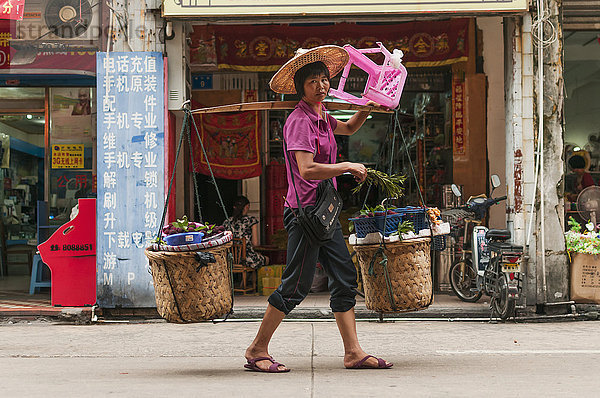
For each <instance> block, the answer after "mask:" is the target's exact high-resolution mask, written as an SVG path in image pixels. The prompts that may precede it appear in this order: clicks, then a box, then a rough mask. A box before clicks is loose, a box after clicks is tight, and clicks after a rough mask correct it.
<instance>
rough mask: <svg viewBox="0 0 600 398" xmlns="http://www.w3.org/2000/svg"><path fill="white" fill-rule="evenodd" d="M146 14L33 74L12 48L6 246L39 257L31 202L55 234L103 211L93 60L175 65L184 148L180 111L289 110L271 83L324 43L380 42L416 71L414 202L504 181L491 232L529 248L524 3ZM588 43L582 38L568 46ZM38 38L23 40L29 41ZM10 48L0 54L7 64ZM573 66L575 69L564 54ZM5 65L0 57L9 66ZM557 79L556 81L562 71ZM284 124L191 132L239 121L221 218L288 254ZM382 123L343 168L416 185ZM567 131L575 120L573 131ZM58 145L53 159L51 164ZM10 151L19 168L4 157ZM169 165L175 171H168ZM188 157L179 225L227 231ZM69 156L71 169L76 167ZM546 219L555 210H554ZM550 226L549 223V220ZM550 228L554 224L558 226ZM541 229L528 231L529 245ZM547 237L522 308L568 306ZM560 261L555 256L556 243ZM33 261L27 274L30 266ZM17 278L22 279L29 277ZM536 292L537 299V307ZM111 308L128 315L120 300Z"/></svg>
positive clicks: (172, 95) (7, 85) (412, 98)
mask: <svg viewBox="0 0 600 398" xmlns="http://www.w3.org/2000/svg"><path fill="white" fill-rule="evenodd" d="M33 3H35V2H31V3H30V4H33ZM147 3H148V7H149V8H150V9H155V10H158V9H159V8H160V7H161V3H162V12H163V13H162V17H163V18H162V19H161V18H160V17H158V14H152V13H151V12H148V11H147V9H146V7H142V5H141V4H139V5H138V4H135V5H129V9H126V7H127V6H120V5H119V7H121V8H115V9H113V10H111V11H112V13H111V12H109V11H107V10H106V9H105V8H104V7H98V8H97V9H96V8H95V9H94V11H93V13H92V16H91V18H92V19H91V21H98V22H97V26H101V27H104V26H106V27H108V28H109V29H114V30H113V31H111V32H112V35H111V37H112V40H111V41H110V43H109V42H108V41H107V40H106V39H105V38H104V37H105V36H104V35H103V34H101V35H100V36H99V38H97V39H95V41H94V40H92V41H89V40H88V42H87V43H83V42H81V41H77V40H76V38H73V37H71V38H64V37H54V38H53V40H48V42H50V43H49V44H48V43H46V44H44V46H42V47H37V48H36V50H35V53H34V54H33V55H34V57H33V60H32V55H31V51H29V52H28V51H26V50H25V49H24V48H17V47H18V46H13V50H9V52H10V51H15V49H16V50H17V54H18V53H19V52H20V54H21V55H20V56H19V57H16V60H15V59H14V58H13V61H15V62H13V63H12V64H10V68H5V69H4V70H1V71H0V75H1V76H0V83H1V84H0V86H2V87H0V90H4V91H2V93H1V94H2V95H0V101H1V106H0V113H1V114H2V119H3V127H2V128H3V130H2V131H1V132H2V133H4V134H5V135H6V136H8V138H7V137H4V138H3V139H2V141H1V142H2V145H3V149H4V148H6V146H5V145H8V150H6V149H4V153H3V154H1V155H2V158H1V161H2V165H3V167H2V170H3V178H4V186H3V187H4V191H3V193H4V202H3V206H4V207H3V208H2V211H3V214H6V215H5V220H8V222H9V223H10V226H9V227H6V228H5V229H6V231H8V232H5V234H7V235H8V236H7V238H6V242H8V241H9V240H10V241H19V242H18V243H23V241H25V243H36V241H37V240H38V238H39V236H40V235H39V233H38V231H37V229H39V228H38V227H39V224H38V223H37V222H32V218H34V217H35V216H36V215H37V214H38V213H37V209H35V210H33V211H32V210H30V209H31V207H32V206H33V207H37V200H40V199H41V200H43V201H44V202H45V203H47V206H48V207H49V213H50V215H51V216H52V217H53V218H52V219H53V220H55V222H56V223H59V221H60V220H61V217H65V214H66V213H68V210H69V208H70V207H71V205H72V204H73V203H74V200H75V199H76V198H78V197H94V192H95V191H96V189H95V187H96V185H95V184H96V182H95V181H96V178H95V174H96V172H95V165H96V163H97V162H96V159H95V153H96V151H95V148H96V144H95V142H97V140H96V138H95V137H96V130H95V126H96V120H95V115H96V107H97V105H96V104H97V100H96V88H95V52H96V51H98V50H107V49H109V50H111V51H160V52H162V51H163V50H164V53H165V55H166V56H167V57H168V61H167V62H166V64H167V66H168V79H167V84H168V91H167V93H166V98H165V102H166V103H167V104H168V109H169V112H168V114H167V121H168V122H167V124H168V132H169V134H166V135H165V136H169V137H170V139H171V140H174V139H175V138H176V137H177V134H178V132H179V129H180V128H181V121H182V112H180V111H179V109H180V108H181V105H182V104H183V102H184V101H185V100H188V99H191V100H192V104H193V105H194V106H198V107H200V106H211V105H221V104H230V103H237V102H252V101H257V100H280V99H281V98H280V97H276V96H274V95H273V93H272V92H271V91H270V90H269V89H268V86H267V83H268V80H269V79H270V77H271V75H272V73H273V72H274V71H275V70H277V69H278V67H279V66H280V65H281V64H283V63H284V62H285V60H287V59H288V58H289V57H291V56H292V54H293V51H294V50H295V49H296V48H298V47H311V46H315V45H319V44H325V43H336V44H345V43H351V44H353V45H354V46H355V47H357V48H361V47H362V48H364V47H371V46H373V45H374V43H375V42H376V41H382V42H383V43H384V44H385V45H386V47H388V49H389V50H392V49H394V48H399V49H402V50H403V51H404V53H405V58H404V64H405V65H406V66H407V67H408V68H409V76H410V79H409V81H408V82H407V85H406V87H405V90H404V95H403V99H402V102H401V105H400V109H401V110H402V112H404V113H407V114H411V115H415V114H416V115H417V117H416V118H414V117H413V118H407V121H406V122H403V132H404V133H405V134H406V136H407V137H412V138H413V139H414V141H413V142H411V143H410V144H409V145H410V151H409V152H410V158H411V160H412V162H413V164H414V165H415V167H416V171H417V176H416V177H415V178H410V177H412V176H410V175H409V179H408V181H410V182H407V195H406V198H405V200H406V202H405V203H406V204H418V203H417V202H416V196H417V195H416V194H417V190H416V189H417V188H416V182H417V181H418V183H419V185H420V186H421V188H422V190H423V193H424V194H425V197H426V202H427V204H428V205H434V206H439V207H441V206H443V205H444V199H443V195H442V193H443V189H442V188H443V186H444V185H448V184H450V183H456V184H459V185H462V186H463V193H464V195H465V196H466V197H468V196H470V195H478V194H481V193H488V192H489V184H488V178H489V175H491V174H498V175H500V177H501V180H502V181H503V182H505V186H506V189H505V190H506V193H507V194H508V197H509V199H508V202H507V205H506V207H505V206H496V207H495V208H493V209H492V211H491V214H490V219H489V225H490V227H496V228H502V227H504V226H505V225H508V227H509V229H511V231H512V232H513V234H514V241H515V243H518V244H524V243H526V242H528V238H527V237H528V236H530V235H532V234H529V233H528V231H527V230H528V227H529V225H532V224H531V223H529V221H528V217H529V215H530V214H531V213H532V211H533V212H537V210H535V209H536V207H535V206H532V205H531V198H533V191H534V186H535V181H537V180H535V178H534V160H533V158H534V152H535V151H534V142H536V139H535V137H536V136H535V134H534V131H535V129H536V127H537V125H536V122H535V120H536V115H535V106H534V105H535V103H536V98H535V95H536V89H535V87H536V80H535V79H536V76H535V71H536V68H535V59H536V57H535V54H534V52H535V48H534V46H533V44H532V43H533V42H532V37H533V35H532V20H533V18H532V13H530V12H529V11H528V2H527V1H526V0H514V1H503V2H496V1H489V2H488V1H483V2H480V3H472V2H466V1H462V0H448V1H446V2H433V1H432V2H428V1H425V2H419V3H418V4H417V5H415V4H416V3H415V4H405V3H404V2H402V3H401V2H394V1H385V2H379V3H378V4H376V5H369V6H364V5H354V4H346V3H345V2H337V1H323V2H321V3H322V4H320V6H319V7H311V8H310V9H303V8H302V7H304V5H303V3H302V2H299V3H293V2H281V3H277V2H271V3H269V6H264V7H254V6H252V3H251V2H247V1H239V2H236V4H235V5H234V6H233V7H231V4H228V7H221V6H220V3H218V2H210V3H207V4H206V5H203V3H202V4H200V2H198V1H191V0H181V1H175V0H167V1H164V2H160V1H158V0H157V1H149V2H147ZM35 7H38V8H40V7H41V6H39V5H35ZM340 10H341V11H340ZM26 12H28V10H27V9H26ZM45 12H46V10H45V9H43V10H42V9H41V8H40V9H39V10H38V9H32V10H30V13H29V14H27V15H28V18H30V20H31V21H30V22H31V23H37V24H38V25H39V24H41V23H42V22H43V23H44V24H47V21H46V20H45V14H44V13H45ZM553 12H554V11H553ZM96 13H98V16H97V17H96ZM121 14H122V15H126V14H129V15H132V16H133V18H134V24H137V25H139V26H140V29H137V30H136V32H137V33H138V34H137V35H136V36H135V37H134V36H128V35H127V32H125V31H123V30H122V29H119V27H118V17H117V16H118V15H121ZM555 14H557V13H555ZM151 15H152V16H151ZM553 15H554V14H553ZM36 18H37V19H38V20H39V21H38V22H35V20H36ZM94 18H97V19H94ZM24 21H25V22H23V23H26V22H27V20H26V19H24ZM93 25H94V24H93V23H91V24H90V26H93ZM137 25H136V26H137ZM36 26H37V25H36ZM2 29H3V30H2ZM99 30H100V31H103V29H99ZM591 30H592V31H593V29H591ZM4 31H6V32H5V33H7V34H10V35H12V36H11V37H15V36H14V35H15V34H16V33H17V31H15V26H12V25H10V24H9V25H8V27H5V26H4V25H0V33H1V32H4ZM27 31H30V30H27ZM592 34H593V33H592ZM579 35H580V31H579V30H578V31H577V32H576V34H573V35H572V38H573V39H575V38H577V37H578V36H579ZM84 37H86V38H87V36H84ZM33 39H35V37H34V38H33ZM31 40H32V38H23V42H28V41H29V42H31ZM581 40H583V38H582V39H581ZM588 40H589V38H588ZM559 42H561V41H560V40H559ZM590 43H592V42H590ZM2 44H3V42H1V41H0V50H2ZM588 45H589V44H588ZM11 46H12V44H11ZM61 46H63V47H61ZM64 46H79V47H78V48H79V50H80V51H66V54H64V52H65V51H62V52H63V53H61V54H57V51H58V50H64V48H65V47H64ZM86 46H87V47H86ZM90 46H92V47H94V48H90ZM69 48H70V47H69ZM566 50H567V51H568V48H567V49H566ZM2 53H3V54H6V51H3V52H2ZM557 53H559V52H557ZM13 55H14V54H13ZM238 55H239V56H238ZM566 55H567V62H569V59H568V57H569V53H568V52H567V54H566ZM53 57H57V58H53ZM58 59H61V60H63V62H62V63H61V62H60V61H58ZM92 59H93V62H90V61H91V60H92ZM2 61H3V59H2V58H1V57H0V64H1V63H2ZM57 65H58V66H57ZM60 65H62V66H60ZM86 65H90V66H89V67H88V66H86ZM50 66H52V68H50ZM556 73H558V75H559V77H560V78H562V71H558V72H556ZM354 78H355V79H354V80H353V88H352V89H353V90H356V92H358V93H360V90H361V87H362V85H364V76H361V75H360V74H357V75H356V76H354ZM567 84H568V83H567ZM334 85H335V82H334ZM567 89H568V86H567ZM460 93H463V96H460V95H459V94H460ZM290 99H291V98H290ZM88 104H89V105H88ZM568 106H569V104H567V107H568ZM560 107H561V105H559V109H562V108H560ZM88 110H89V113H88ZM459 111H460V112H459ZM336 116H337V117H340V118H344V117H348V115H345V114H339V115H336ZM284 120H285V113H284V112H280V113H275V112H271V113H268V112H259V113H257V114H256V117H255V118H254V119H244V120H236V119H235V118H234V119H229V120H226V121H223V120H219V121H215V120H210V119H205V120H200V119H196V121H197V122H198V123H199V126H201V127H202V128H203V129H204V130H205V131H210V128H211V126H213V127H214V126H215V123H216V125H223V123H225V124H226V123H230V124H232V125H236V126H239V124H240V123H241V124H242V125H243V126H244V128H245V129H246V130H245V131H247V132H250V133H251V134H249V135H251V136H252V135H253V136H254V138H253V141H252V142H250V141H248V142H238V141H235V142H233V141H231V140H230V141H229V142H228V145H226V146H222V147H221V148H219V151H218V154H219V156H221V158H226V157H227V156H230V157H231V156H233V154H235V153H239V151H240V148H242V147H243V148H246V150H245V154H246V153H247V156H245V157H244V158H243V159H242V160H243V161H240V162H239V163H236V164H234V165H231V164H227V163H226V162H223V164H222V165H224V166H229V167H223V168H222V174H221V175H220V176H219V180H218V181H219V186H220V187H221V191H222V193H223V192H225V195H224V196H225V197H226V198H229V199H228V200H229V203H227V199H226V205H230V204H231V200H232V198H233V197H235V195H237V194H244V195H246V196H247V197H248V198H249V199H250V201H251V214H254V215H255V216H257V217H259V219H260V220H261V224H262V225H261V229H262V232H261V242H262V243H271V244H281V241H280V238H281V236H280V235H281V234H278V233H277V232H278V231H280V230H281V226H282V225H281V218H280V217H281V216H280V213H279V209H280V208H281V207H282V206H283V204H282V201H280V200H279V199H278V198H279V197H281V196H282V195H281V193H282V192H285V185H284V184H283V183H282V178H281V173H282V169H283V164H282V158H281V140H280V138H281V128H282V123H283V121H284ZM211 123H212V125H211ZM388 123H389V120H388V119H387V118H386V117H385V116H382V115H374V116H373V118H372V119H369V120H368V121H367V123H366V125H365V127H364V128H363V130H361V132H359V133H358V134H357V135H356V136H355V137H352V138H351V139H349V140H346V141H340V142H339V143H338V144H339V146H340V148H341V149H342V150H341V151H340V152H341V156H342V157H343V159H348V160H351V161H359V162H363V163H366V164H369V165H373V166H375V165H376V164H377V163H378V162H379V163H381V164H386V165H389V164H391V166H392V169H393V170H394V171H397V172H402V173H405V174H408V168H409V164H408V163H407V157H405V156H400V155H401V153H402V148H400V147H390V146H389V145H390V144H389V143H388V144H386V142H387V141H386V137H388V136H389V134H388V133H389V129H388V128H387V127H388V126H387V125H388ZM568 123H569V121H568V120H567V126H568ZM553 128H554V130H556V128H555V127H553ZM398 138H399V137H398ZM5 142H7V144H5ZM385 145H388V146H387V147H386V146H385ZM396 145H398V144H397V143H396ZM583 145H584V146H585V145H586V144H585V143H584V144H583ZM55 147H56V153H54V152H53V151H54V148H55ZM560 147H561V148H562V143H561V144H560ZM193 151H194V152H196V151H195V150H193ZM7 152H8V153H9V157H7V156H6V155H5V154H6V153H7ZM171 152H173V151H169V153H168V154H167V157H170V158H171V160H172V156H173V154H172V153H171ZM184 152H185V154H184V156H185V157H184V160H185V161H184V162H181V161H180V162H179V164H178V165H177V173H176V190H177V196H176V197H177V201H176V203H175V204H174V206H173V214H175V215H176V216H182V215H184V214H186V215H188V216H190V217H194V216H196V217H197V216H199V211H200V212H201V213H202V216H203V218H205V219H207V221H213V222H219V221H222V218H223V217H224V214H222V212H221V210H220V208H219V207H218V206H213V205H211V203H214V202H216V200H215V197H211V195H214V193H211V192H210V190H209V189H206V190H204V191H203V195H204V198H202V199H201V202H200V203H195V200H194V190H193V184H192V181H193V180H192V178H197V179H198V180H199V181H200V182H201V183H202V182H203V181H205V179H206V177H203V174H202V172H201V170H202V168H203V167H205V165H203V164H202V159H201V158H200V159H198V157H196V159H195V161H196V162H197V164H196V165H195V166H196V171H200V173H190V172H189V168H188V166H187V165H189V164H190V163H191V154H190V152H189V150H187V149H185V150H184ZM390 153H394V160H393V162H391V163H387V162H388V161H389V160H390V157H391V156H390V155H389V154H390ZM561 153H562V150H561ZM396 155H397V156H396ZM233 157H235V156H233ZM67 158H72V159H77V161H75V162H74V163H73V164H66V160H65V159H67ZM558 158H560V155H559V156H558ZM341 159H342V158H341ZM549 159H550V160H549ZM545 161H546V162H549V161H554V162H555V161H556V156H555V154H554V153H550V154H549V156H547V157H546V160H545ZM4 165H6V167H4ZM553 165H554V164H553ZM561 167H562V166H561ZM552 170H553V172H552V174H551V175H550V177H549V176H548V175H546V178H550V180H548V181H546V180H544V181H542V183H541V184H540V185H542V186H546V187H550V188H548V189H551V187H552V186H556V185H557V184H558V182H557V181H558V180H560V179H561V178H562V174H561V173H562V168H561V170H554V169H552ZM342 183H343V181H342ZM342 185H343V184H342ZM205 186H206V184H205ZM502 188H504V185H503V187H502ZM504 194H505V192H504V190H503V189H501V190H497V191H496V192H495V195H498V196H500V195H504ZM346 199H347V201H346V202H347V203H348V204H350V205H352V206H358V207H360V206H362V200H360V198H352V197H348V198H346ZM34 203H36V204H35V205H34ZM211 206H212V207H211ZM350 207H351V206H350ZM4 208H6V210H5V209H4ZM552 208H553V206H551V205H548V206H547V209H546V211H549V210H548V209H552ZM28 209H29V210H28ZM539 214H541V213H539ZM211 217H214V220H211V219H210V218H211ZM543 218H544V217H539V215H538V213H536V214H535V224H534V225H536V226H537V225H539V222H540V221H539V220H540V219H543ZM551 218H552V215H551V214H550V215H549V217H548V219H551ZM552 219H553V220H554V219H555V221H556V224H557V225H560V221H561V219H560V218H552ZM6 224H7V221H5V225H6ZM549 228H550V229H558V230H560V229H562V225H560V228H554V224H552V225H551V227H546V229H549ZM9 229H10V231H9ZM537 229H538V228H537V227H534V228H533V231H534V232H535V231H536V230H537ZM538 235H539V234H538ZM538 235H535V238H534V239H533V240H534V242H538V243H534V244H531V245H530V256H529V262H528V265H527V277H528V278H527V282H528V284H527V304H533V303H539V302H546V301H548V300H555V301H560V300H562V299H564V298H566V297H568V289H566V288H565V283H566V280H567V278H566V277H565V271H564V269H565V264H564V259H561V257H560V254H558V255H557V257H556V259H554V260H552V261H551V263H552V264H550V265H549V266H548V269H545V270H543V271H542V268H543V267H541V266H540V267H539V268H538V264H540V258H545V257H546V256H540V255H539V253H540V250H541V252H544V250H543V249H542V248H543V245H540V244H539V237H538ZM9 238H10V239H9ZM542 239H543V238H542ZM546 239H547V238H546ZM549 247H550V246H546V249H548V248H549ZM563 249H564V247H563ZM551 250H556V252H557V253H560V252H561V248H560V245H558V246H555V247H552V248H551ZM8 251H9V252H10V250H8ZM4 252H5V251H3V253H4ZM19 256H21V257H23V254H22V253H21V252H19V253H17V254H16V257H15V255H13V256H11V260H12V261H9V262H8V263H9V268H8V269H7V268H6V265H5V268H4V270H5V271H8V273H9V274H10V273H11V272H16V269H17V268H18V266H17V268H14V267H15V265H13V264H14V263H16V261H15V260H19ZM562 256H563V257H564V254H563V255H562ZM561 261H562V263H561ZM278 262H279V261H278ZM26 263H27V261H24V262H23V264H22V268H23V267H25V266H26ZM4 264H6V262H5V263H4ZM22 268H21V271H19V272H21V273H22V274H27V271H26V270H23V269H22ZM435 272H436V275H435V278H436V288H437V289H440V290H443V288H444V283H446V282H445V281H444V277H445V270H444V269H443V267H442V266H441V265H439V264H438V266H437V268H436V270H435ZM546 275H553V276H552V277H551V278H549V279H550V281H549V282H548V281H547V282H548V283H545V282H544V277H543V276H546ZM27 277H28V276H27ZM550 285H552V286H550ZM549 286H550V287H549ZM100 288H101V287H100ZM541 290H543V291H544V294H543V295H540V291H541ZM114 302H117V303H118V302H119V299H117V300H116V301H114ZM128 305H133V306H140V305H141V306H148V305H150V306H151V305H152V304H151V303H148V302H144V303H141V304H140V303H131V304H128Z"/></svg>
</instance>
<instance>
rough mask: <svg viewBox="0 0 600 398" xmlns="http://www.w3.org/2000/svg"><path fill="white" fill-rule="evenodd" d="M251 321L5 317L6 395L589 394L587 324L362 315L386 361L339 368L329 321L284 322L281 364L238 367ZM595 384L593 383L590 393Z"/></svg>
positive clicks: (2, 369)
mask: <svg viewBox="0 0 600 398" xmlns="http://www.w3.org/2000/svg"><path fill="white" fill-rule="evenodd" d="M258 327H259V325H258V322H241V321H230V322H224V323H219V324H212V323H210V322H204V323H197V324H186V325H176V324H169V323H165V322H145V323H118V322H114V321H113V322H105V323H102V324H94V325H86V326H78V325H64V324H49V325H42V324H39V323H33V324H25V323H20V324H16V325H10V326H2V327H1V329H2V343H1V344H0V374H2V393H1V395H2V396H4V397H38V396H44V397H81V396H85V397H106V396H111V397H172V396H175V397H251V398H255V397H257V396H263V395H265V396H273V397H294V398H295V397H302V398H304V397H306V398H313V397H325V398H329V397H357V398H365V397H468V396H480V395H482V394H489V395H490V396H494V397H568V396H573V397H593V396H596V394H597V393H598V380H597V379H598V378H597V375H598V374H599V373H600V335H599V334H598V333H597V329H598V328H597V324H596V323H593V322H569V323H564V322H563V323H553V324H543V323H541V324H540V323H533V324H518V323H517V324H515V323H503V324H502V323H498V324H491V323H489V322H430V321H419V322H414V321H395V322H385V323H379V322H368V321H359V322H358V324H357V330H358V336H359V340H360V342H361V345H362V347H363V348H364V349H365V350H366V351H367V352H368V353H370V354H373V355H377V356H381V357H383V358H385V359H387V360H389V361H391V362H393V363H394V367H393V368H391V369H386V370H360V371H356V370H346V369H344V366H343V357H342V356H343V345H342V341H341V339H340V335H339V332H338V330H337V326H336V324H335V322H320V321H313V322H307V321H304V322H284V323H283V324H282V325H281V326H280V327H279V328H278V329H277V331H276V333H275V335H274V337H273V340H272V344H271V345H270V347H269V350H270V353H271V354H272V355H273V356H274V358H275V359H277V360H279V361H281V362H282V363H284V364H285V365H287V366H289V367H290V368H291V369H292V371H291V372H289V373H285V374H265V373H256V372H249V371H245V370H244V368H243V366H242V365H243V364H244V363H245V359H244V352H245V349H246V347H247V346H248V344H249V343H250V342H251V341H252V339H253V338H254V336H255V334H256V331H257V329H258ZM594 391H595V392H594Z"/></svg>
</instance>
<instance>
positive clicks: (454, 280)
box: [450, 259, 483, 303]
mask: <svg viewBox="0 0 600 398" xmlns="http://www.w3.org/2000/svg"><path fill="white" fill-rule="evenodd" d="M450 286H451V287H452V291H453V292H454V294H456V295H457V296H458V298H459V299H461V300H462V301H466V302H467V303H474V302H476V301H477V300H479V299H480V298H481V295H482V294H483V292H482V291H479V290H477V289H476V288H477V272H475V270H474V269H473V267H472V266H471V261H470V260H468V259H465V260H458V261H455V262H454V264H452V266H451V267H450Z"/></svg>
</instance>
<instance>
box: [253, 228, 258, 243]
mask: <svg viewBox="0 0 600 398" xmlns="http://www.w3.org/2000/svg"><path fill="white" fill-rule="evenodd" d="M252 246H254V247H256V246H258V224H254V225H253V226H252Z"/></svg>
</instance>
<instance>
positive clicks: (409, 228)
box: [390, 221, 415, 240]
mask: <svg viewBox="0 0 600 398" xmlns="http://www.w3.org/2000/svg"><path fill="white" fill-rule="evenodd" d="M409 232H415V225H414V224H413V223H412V222H411V221H402V223H400V224H398V230H397V231H394V232H392V233H391V234H390V236H393V235H398V236H400V240H402V234H407V233H409Z"/></svg>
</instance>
